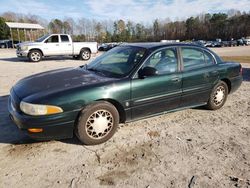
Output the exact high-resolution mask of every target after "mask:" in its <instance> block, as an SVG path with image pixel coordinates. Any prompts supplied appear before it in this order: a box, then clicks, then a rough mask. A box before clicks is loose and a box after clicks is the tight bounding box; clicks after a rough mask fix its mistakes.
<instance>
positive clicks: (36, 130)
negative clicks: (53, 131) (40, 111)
mask: <svg viewBox="0 0 250 188" xmlns="http://www.w3.org/2000/svg"><path fill="white" fill-rule="evenodd" d="M28 131H29V132H31V133H41V132H43V129H42V128H31V129H28Z"/></svg>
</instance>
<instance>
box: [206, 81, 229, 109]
mask: <svg viewBox="0 0 250 188" xmlns="http://www.w3.org/2000/svg"><path fill="white" fill-rule="evenodd" d="M227 95H228V86H227V84H226V83H225V82H223V81H220V82H219V83H218V84H216V85H215V86H214V88H213V90H212V92H211V94H210V98H209V100H208V103H207V108H208V109H210V110H217V109H220V108H221V107H222V106H223V105H224V104H225V102H226V100H227Z"/></svg>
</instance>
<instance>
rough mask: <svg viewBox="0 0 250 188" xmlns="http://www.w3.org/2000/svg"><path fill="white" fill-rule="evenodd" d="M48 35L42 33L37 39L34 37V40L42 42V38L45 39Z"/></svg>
mask: <svg viewBox="0 0 250 188" xmlns="http://www.w3.org/2000/svg"><path fill="white" fill-rule="evenodd" d="M48 36H49V35H44V36H42V37H40V38H39V39H36V42H42V41H43V40H44V39H46V38H47V37H48Z"/></svg>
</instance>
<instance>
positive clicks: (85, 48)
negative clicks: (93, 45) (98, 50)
mask: <svg viewBox="0 0 250 188" xmlns="http://www.w3.org/2000/svg"><path fill="white" fill-rule="evenodd" d="M83 50H88V51H89V52H90V53H92V52H91V49H90V48H88V47H83V48H81V50H80V53H81V51H83Z"/></svg>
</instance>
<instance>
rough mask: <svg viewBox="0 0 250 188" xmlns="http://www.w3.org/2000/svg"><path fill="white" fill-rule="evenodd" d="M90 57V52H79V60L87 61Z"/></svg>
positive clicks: (84, 50)
mask: <svg viewBox="0 0 250 188" xmlns="http://www.w3.org/2000/svg"><path fill="white" fill-rule="evenodd" d="M90 57H91V52H90V51H89V50H88V49H82V50H81V52H80V59H81V60H84V61H87V60H89V59H90Z"/></svg>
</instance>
